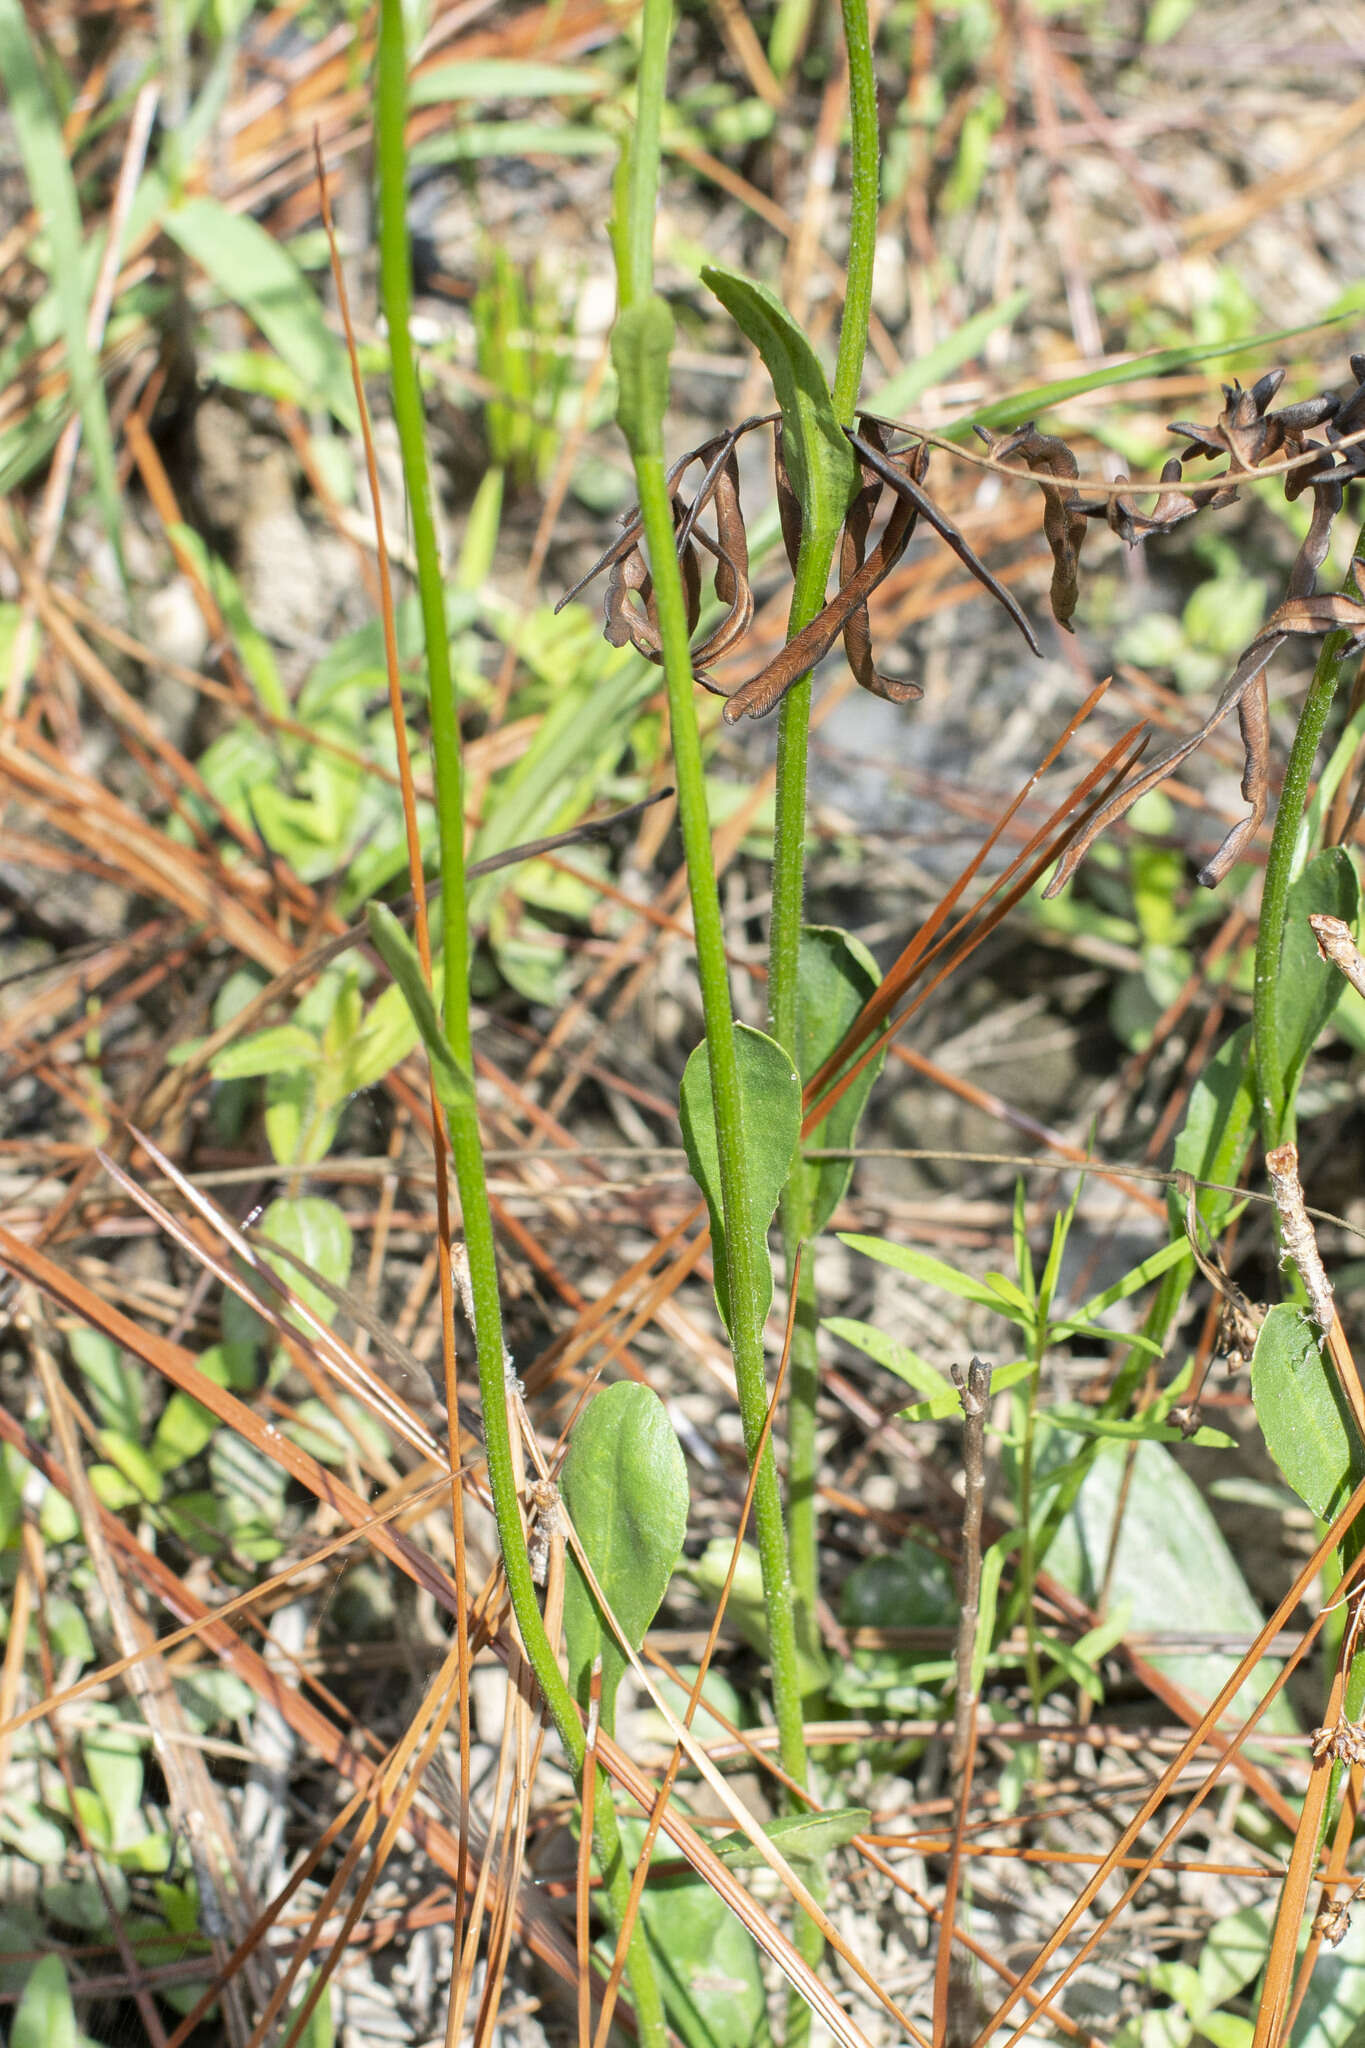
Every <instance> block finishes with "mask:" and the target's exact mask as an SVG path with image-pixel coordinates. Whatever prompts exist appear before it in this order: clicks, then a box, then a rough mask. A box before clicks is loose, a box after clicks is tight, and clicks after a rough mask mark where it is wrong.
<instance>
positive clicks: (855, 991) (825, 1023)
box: [796, 924, 886, 1236]
mask: <svg viewBox="0 0 1365 2048" xmlns="http://www.w3.org/2000/svg"><path fill="white" fill-rule="evenodd" d="M880 979H881V976H880V975H879V973H878V971H877V963H876V961H875V960H874V959H873V957H872V955H871V954H870V953H869V952H868V950H867V947H866V946H865V945H864V944H863V943H862V941H861V939H855V938H853V937H851V936H850V935H849V933H848V932H842V931H840V930H839V929H838V928H837V926H835V925H827V924H808V925H803V926H802V929H801V952H800V956H799V964H798V967H797V980H796V1064H797V1068H798V1071H799V1072H800V1075H801V1082H802V1086H803V1087H804V1086H805V1084H806V1083H807V1082H808V1081H809V1080H810V1078H811V1076H812V1075H813V1074H817V1073H818V1072H819V1071H820V1068H821V1067H822V1066H823V1065H824V1063H825V1061H826V1060H827V1059H828V1058H829V1056H830V1054H831V1053H832V1052H833V1051H834V1049H835V1047H836V1046H837V1045H838V1044H839V1042H840V1040H841V1039H842V1038H843V1036H844V1034H845V1032H846V1031H847V1030H848V1028H849V1026H850V1024H852V1022H853V1020H854V1018H855V1017H856V1016H857V1015H858V1012H859V1011H860V1010H861V1009H862V1007H863V1004H864V1003H865V1002H866V1001H867V999H868V997H869V996H870V995H872V994H874V993H875V991H876V988H877V984H878V982H879V981H880ZM885 1060H886V1048H885V1047H884V1046H883V1048H882V1050H881V1051H880V1052H879V1053H878V1054H877V1057H876V1058H875V1059H872V1060H869V1061H868V1063H867V1065H866V1066H865V1067H864V1068H863V1070H862V1072H861V1073H860V1074H859V1076H858V1078H857V1080H856V1081H854V1082H853V1083H852V1085H851V1086H850V1087H848V1088H847V1089H846V1090H845V1091H844V1093H843V1094H842V1095H841V1096H840V1098H839V1100H838V1101H837V1102H836V1103H835V1105H834V1107H833V1109H832V1110H831V1111H830V1113H829V1115H828V1116H827V1117H824V1118H823V1119H822V1120H821V1122H820V1123H818V1124H817V1125H816V1126H815V1127H814V1129H813V1130H812V1131H811V1132H810V1134H809V1139H808V1142H809V1143H810V1144H812V1145H815V1146H824V1147H827V1148H828V1149H829V1150H831V1151H837V1150H838V1149H839V1148H840V1147H841V1146H845V1145H848V1146H851V1145H852V1144H853V1141H854V1139H855V1138H856V1137H857V1135H858V1125H859V1124H860V1123H861V1121H862V1115H863V1111H864V1110H865V1109H866V1107H867V1098H868V1096H869V1095H870V1094H871V1092H872V1084H873V1082H874V1081H875V1080H876V1078H877V1076H878V1074H880V1072H881V1070H882V1066H883V1064H884V1062H885ZM808 1170H809V1173H810V1176H811V1201H810V1229H811V1235H812V1236H815V1235H816V1234H817V1233H818V1232H820V1231H822V1230H823V1229H824V1228H825V1225H826V1224H827V1223H828V1222H829V1219H830V1217H831V1216H832V1215H833V1214H834V1211H835V1210H836V1209H837V1208H838V1206H839V1204H840V1202H841V1201H842V1200H843V1198H844V1194H845V1192H846V1190H847V1188H848V1184H849V1181H850V1179H851V1178H852V1174H853V1161H852V1160H851V1159H820V1160H815V1161H812V1163H811V1165H810V1167H809V1169H808Z"/></svg>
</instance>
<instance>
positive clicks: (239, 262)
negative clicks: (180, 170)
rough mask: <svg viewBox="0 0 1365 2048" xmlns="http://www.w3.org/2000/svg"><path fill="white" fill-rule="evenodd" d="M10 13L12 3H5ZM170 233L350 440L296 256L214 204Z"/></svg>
mask: <svg viewBox="0 0 1365 2048" xmlns="http://www.w3.org/2000/svg"><path fill="white" fill-rule="evenodd" d="M0 4H4V5H12V4H13V0H0ZM165 228H166V232H167V234H168V235H169V236H170V237H171V239H172V240H173V241H174V242H175V243H177V244H178V246H179V247H180V248H181V249H183V250H184V252H185V254H186V255H187V256H188V257H189V258H190V260H191V261H192V262H194V263H197V264H198V266H199V268H200V269H201V270H202V271H203V272H204V274H205V276H207V277H210V278H212V280H213V282H214V283H215V284H216V285H217V286H218V288H219V290H220V291H222V292H224V293H225V294H226V296H227V297H228V298H230V299H231V300H233V302H234V303H235V304H236V305H238V306H240V307H241V309H242V311H243V312H244V313H246V314H247V315H248V317H249V318H250V319H252V320H254V321H255V323H256V325H257V326H258V327H259V328H260V330H261V332H262V334H263V335H264V336H265V338H266V340H267V341H268V342H269V343H270V345H271V347H272V348H273V349H275V350H276V352H277V353H278V354H279V355H280V356H282V357H283V359H284V361H285V362H286V363H288V364H289V366H290V368H291V369H292V370H295V371H296V372H297V373H298V375H299V376H300V377H301V378H302V379H303V381H304V384H305V385H306V386H307V388H308V390H309V391H310V392H312V393H313V394H314V395H315V397H316V398H317V399H318V400H319V401H320V402H321V403H322V404H324V405H325V406H326V407H327V409H328V411H329V412H331V413H332V415H333V417H334V418H335V419H337V420H339V421H340V423H341V425H342V426H343V427H345V429H346V430H347V432H348V433H357V432H358V431H359V427H360V422H359V418H358V416H357V414H356V409H355V393H354V391H353V389H352V386H351V370H350V365H349V363H348V362H347V360H346V350H345V348H344V347H343V345H342V343H341V341H340V339H339V338H338V337H337V336H336V335H335V334H333V332H332V330H331V328H330V327H329V326H328V325H327V322H326V321H325V320H324V318H323V315H322V307H321V306H320V305H319V303H318V300H317V297H316V294H315V293H314V291H313V288H312V286H311V285H310V284H309V282H308V280H307V278H306V277H305V276H304V274H303V272H302V271H301V270H300V269H299V267H298V265H297V264H296V263H295V261H294V259H293V257H292V256H290V255H289V254H288V253H287V251H285V250H284V249H282V248H281V247H280V245H279V243H278V242H276V241H274V240H272V238H271V237H270V236H269V235H268V234H267V233H266V231H265V229H264V228H262V227H258V226H257V225H256V223H255V221H254V220H248V219H247V218H246V217H245V215H243V214H239V213H230V212H229V211H228V209H227V207H225V206H220V205H219V203H218V201H217V200H216V199H187V200H185V201H184V203H183V204H182V205H180V206H173V207H171V209H170V210H169V212H168V213H167V214H166V217H165Z"/></svg>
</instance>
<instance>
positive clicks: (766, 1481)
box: [615, 0, 806, 1783]
mask: <svg viewBox="0 0 1365 2048" xmlns="http://www.w3.org/2000/svg"><path fill="white" fill-rule="evenodd" d="M670 32H671V21H670V6H669V0H645V7H644V12H643V16H642V20H641V50H640V80H641V87H640V100H639V113H638V118H637V120H636V124H635V134H634V138H633V142H632V145H631V147H632V156H631V162H630V167H629V170H628V172H627V175H626V179H625V186H624V192H625V205H626V209H627V212H626V218H625V219H624V220H623V221H620V222H618V223H617V232H616V238H615V239H616V248H617V258H618V264H619V266H620V272H621V278H620V294H621V301H622V308H623V310H629V309H633V308H636V307H643V305H644V303H645V301H646V300H647V299H648V298H649V296H650V293H651V290H652V284H653V227H654V218H655V208H656V203H657V195H658V177H659V154H660V137H659V121H660V115H661V111H662V106H663V89H664V79H665V75H666V69H667V57H668V41H669V35H670ZM623 425H625V426H626V429H627V439H628V441H629V443H630V452H631V457H632V460H633V462H634V465H635V482H636V489H637V491H638V493H639V501H640V517H641V521H642V524H643V527H644V535H645V542H646V545H647V547H648V551H649V560H650V568H651V572H652V574H653V578H654V590H655V599H656V603H657V606H658V618H659V634H660V640H661V643H662V654H663V669H664V679H665V683H666V686H667V692H668V708H669V721H670V726H671V730H672V743H673V763H674V777H675V780H676V783H677V788H678V818H679V823H680V826H681V829H682V840H683V852H684V856H685V858H686V861H687V876H688V887H689V891H690V894H691V902H692V927H693V933H694V936H695V942H696V948H697V979H698V982H699V984H700V988H701V999H702V1012H703V1016H704V1018H705V1023H706V1043H707V1051H708V1055H709V1060H710V1070H711V1096H712V1104H713V1108H714V1114H715V1124H716V1144H717V1151H718V1154H719V1165H720V1183H721V1206H722V1209H723V1212H724V1215H725V1218H726V1230H725V1239H726V1243H725V1254H724V1255H725V1258H726V1262H727V1277H728V1280H729V1304H730V1319H731V1342H732V1347H733V1352H734V1361H735V1382H736V1386H737V1389H738V1394H739V1409H740V1420H741V1422H742V1424H743V1428H744V1441H745V1444H746V1446H747V1449H748V1452H749V1457H750V1459H751V1460H752V1459H753V1458H754V1456H755V1454H756V1452H757V1449H758V1444H759V1441H760V1439H761V1436H762V1431H763V1425H764V1422H765V1420H766V1416H767V1383H766V1377H765V1373H764V1365H763V1324H764V1319H765V1299H766V1289H765V1288H761V1287H760V1284H759V1279H760V1275H759V1267H758V1259H757V1254H756V1250H755V1247H754V1245H753V1243H752V1241H751V1237H750V1232H749V1230H748V1229H747V1227H746V1219H747V1216H748V1213H749V1207H748V1199H747V1196H748V1163H747V1155H746V1150H745V1131H744V1108H743V1100H742V1097H741V1094H740V1081H739V1062H738V1058H737V1056H736V1052H735V1033H734V1015H733V1011H732V1009H731V1005H730V983H729V970H728V967H727V963H726V958H725V933H724V926H723V924H722V921H721V914H720V893H719V890H718V888H717V885H716V871H715V860H714V856H713V853H712V847H711V826H710V820H709V818H708V816H707V808H706V782H705V773H704V769H703V764H702V751H701V733H700V729H699V727H698V724H697V712H696V704H695V700H694V695H693V679H692V659H691V650H690V647H689V643H688V629H687V612H686V607H685V604H684V599H683V588H682V576H681V572H680V570H679V568H678V562H677V556H676V554H675V552H674V546H673V508H672V504H671V501H670V498H669V493H668V485H667V480H666V474H665V467H664V446H663V422H662V413H661V412H659V413H657V414H653V413H651V416H650V417H649V418H648V419H645V418H643V417H641V416H640V415H639V414H638V413H637V414H633V415H632V417H631V419H630V421H629V423H627V422H626V420H625V419H624V417H623ZM764 1278H765V1279H766V1275H765V1276H764ZM754 1534H755V1538H756V1541H757V1544H758V1553H759V1559H760V1563H761V1565H762V1570H763V1591H764V1601H765V1606H766V1610H767V1625H768V1647H769V1656H770V1660H771V1664H772V1683H773V1711H774V1714H775V1716H776V1720H777V1727H778V1738H779V1750H780V1755H781V1759H782V1765H783V1768H784V1769H785V1770H786V1771H787V1772H788V1773H789V1774H790V1775H791V1776H792V1777H794V1778H796V1779H797V1780H798V1782H802V1783H804V1781H805V1776H806V1753H805V1734H804V1729H803V1725H802V1708H801V1684H800V1667H799V1661H798V1658H797V1654H796V1634H795V1627H794V1623H793V1610H792V1598H791V1582H790V1575H789V1570H788V1561H787V1537H786V1529H785V1527H784V1524H783V1517H782V1500H781V1490H780V1488H779V1486H778V1482H777V1466H776V1461H775V1459H774V1457H773V1452H772V1446H771V1443H769V1445H768V1447H767V1449H766V1450H765V1451H764V1453H763V1456H762V1457H761V1458H760V1459H759V1463H758V1477H757V1480H756V1482H755V1490H754Z"/></svg>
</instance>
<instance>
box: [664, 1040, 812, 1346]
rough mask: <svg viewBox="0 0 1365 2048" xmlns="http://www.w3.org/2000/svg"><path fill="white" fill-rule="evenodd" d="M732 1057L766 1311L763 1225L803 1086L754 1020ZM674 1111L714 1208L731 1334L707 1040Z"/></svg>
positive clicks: (795, 1130)
mask: <svg viewBox="0 0 1365 2048" xmlns="http://www.w3.org/2000/svg"><path fill="white" fill-rule="evenodd" d="M735 1058H736V1061H737V1064H738V1067H739V1093H740V1123H741V1138H742V1142H743V1145H744V1158H745V1164H746V1166H747V1168H748V1173H747V1183H748V1197H749V1213H748V1215H747V1216H746V1217H744V1218H743V1220H742V1226H741V1227H742V1228H743V1229H745V1230H747V1231H748V1232H749V1234H750V1238H751V1242H752V1245H753V1249H754V1259H755V1265H756V1267H757V1269H758V1271H759V1273H760V1275H764V1274H766V1276H767V1283H766V1284H767V1292H766V1296H765V1299H764V1300H763V1302H762V1304H761V1306H762V1309H763V1313H764V1314H765V1315H766V1314H767V1312H768V1308H769V1306H770V1304H771V1302H772V1298H773V1282H772V1266H771V1263H770V1261H769V1257H768V1226H769V1224H770V1223H771V1222H772V1220H773V1212H774V1210H775V1209H776V1208H777V1202H778V1197H779V1195H780V1194H781V1193H782V1188H783V1185H784V1183H785V1181H786V1178H787V1174H788V1172H789V1171H790V1169H791V1163H792V1154H793V1153H794V1152H795V1150H796V1145H797V1140H798V1138H799V1137H800V1135H801V1083H800V1080H799V1079H798V1078H797V1073H796V1069H795V1067H794V1066H793V1065H792V1063H791V1061H790V1060H789V1059H788V1058H787V1055H786V1054H785V1053H784V1052H783V1050H782V1048H781V1046H780V1045H778V1044H777V1042H776V1040H775V1039H772V1038H769V1037H768V1036H767V1034H766V1033H765V1032H762V1031H755V1030H754V1029H753V1027H752V1026H751V1025H748V1024H737V1025H736V1026H735ZM679 1109H680V1111H681V1116H682V1134H683V1144H684V1145H685V1146H686V1148H687V1163H688V1165H689V1166H690V1167H691V1169H692V1177H693V1179H694V1180H695V1181H696V1183H697V1186H698V1187H699V1188H700V1189H701V1191H702V1193H703V1195H705V1197H706V1206H707V1208H708V1210H709V1211H710V1213H711V1242H712V1244H713V1246H714V1248H715V1262H714V1263H715V1273H716V1306H717V1307H718V1308H719V1310H720V1313H721V1320H722V1321H723V1322H724V1324H725V1327H726V1329H727V1330H730V1333H731V1335H732V1336H733V1334H734V1332H733V1330H731V1326H730V1289H729V1282H728V1276H727V1269H728V1265H729V1259H728V1254H727V1250H726V1238H725V1226H726V1217H725V1209H724V1205H723V1202H722V1199H721V1177H720V1155H719V1152H718V1149H717V1145H716V1115H715V1108H714V1105H713V1103H712V1100H711V1061H710V1056H709V1054H708V1051H707V1047H706V1043H705V1041H704V1040H703V1042H702V1044H700V1045H699V1046H698V1047H697V1049H696V1051H695V1052H694V1053H693V1055H692V1057H691V1059H690V1060H689V1061H688V1062H687V1066H686V1068H685V1070H684V1073H683V1079H682V1090H681V1094H680V1097H679Z"/></svg>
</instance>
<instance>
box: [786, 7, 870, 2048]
mask: <svg viewBox="0 0 1365 2048" xmlns="http://www.w3.org/2000/svg"><path fill="white" fill-rule="evenodd" d="M843 21H844V41H845V46H846V48H847V51H848V83H849V113H850V117H851V126H852V178H851V188H850V201H849V246H848V276H847V284H846V288H845V293H844V316H843V320H842V322H841V324H840V328H839V353H838V358H837V361H836V363H835V371H834V387H833V392H832V396H833V399H834V409H835V412H836V414H837V415H838V417H839V420H840V421H841V423H842V424H843V425H845V426H851V425H852V424H853V415H854V410H855V408H856V405H857V401H858V391H859V387H860V385H861V383H862V374H863V358H864V356H865V354H866V352H867V327H868V318H869V314H870V312H871V307H872V266H873V258H874V254H875V250H876V241H877V202H878V197H879V189H880V156H881V152H880V146H879V135H878V129H877V83H876V75H875V71H874V68H873V61H872V36H871V30H870V27H869V24H868V18H867V0H843ZM836 538H837V536H836V535H835V534H832V533H831V534H829V535H825V534H817V533H815V532H813V530H812V528H811V525H810V523H809V522H807V524H806V526H805V529H804V534H803V539H802V546H801V552H800V555H799V556H798V559H797V565H796V578H795V584H794V588H793V590H792V602H791V610H790V612H789V614H788V619H787V637H788V639H792V638H794V637H795V635H796V634H797V633H799V632H801V630H802V629H803V627H805V626H807V625H809V623H810V621H811V620H812V619H813V618H814V617H815V616H816V614H817V613H818V612H819V610H820V608H821V606H822V605H823V604H824V601H825V586H826V583H827V582H828V580H829V572H830V567H831V564H832V562H833V559H834V547H835V541H836ZM810 711H811V678H810V677H809V676H808V675H807V676H803V677H802V679H801V681H800V682H798V683H796V684H794V685H793V687H792V688H791V689H790V690H788V692H787V694H786V696H785V697H784V698H783V700H782V704H781V708H780V710H779V711H778V730H777V791H776V803H775V829H774V838H773V907H772V921H771V926H770V930H769V939H768V1015H769V1023H770V1028H771V1031H772V1035H773V1037H774V1038H775V1039H776V1040H777V1042H778V1044H779V1045H780V1046H781V1047H782V1048H783V1050H784V1051H785V1052H786V1053H788V1054H789V1055H790V1057H791V1058H792V1060H793V1061H795V1058H796V1051H797V1002H798V983H799V974H800V957H801V925H802V920H803V914H804V906H805V858H806V764H807V759H808V755H809V747H810ZM810 1187H811V1182H810V1173H809V1170H808V1169H807V1167H806V1165H805V1162H804V1160H803V1159H802V1158H801V1157H800V1156H799V1155H798V1157H797V1159H796V1160H795V1161H794V1163H793V1166H792V1170H791V1172H790V1174H789V1175H788V1176H787V1184H786V1187H785V1188H784V1189H783V1191H782V1201H781V1226H782V1248H783V1254H784V1257H785V1261H786V1270H787V1280H788V1285H789V1286H790V1285H791V1284H792V1283H793V1278H794V1276H795V1275H796V1266H797V1257H798V1253H799V1249H800V1247H801V1245H802V1244H803V1243H804V1242H805V1240H806V1238H807V1237H808V1235H809V1233H810V1219H811V1207H810V1201H811V1196H810ZM796 1285H797V1304H796V1320H795V1323H794V1325H793V1329H792V1355H791V1366H790V1372H791V1381H790V1391H789V1394H788V1401H787V1517H788V1524H789V1528H790V1538H791V1586H792V1595H793V1603H794V1624H795V1640H796V1641H797V1642H799V1644H800V1645H801V1647H802V1649H803V1650H804V1652H805V1654H806V1659H807V1668H808V1669H817V1670H818V1669H819V1668H820V1635H819V1626H818V1622H817V1616H816V1609H817V1603H818V1600H819V1593H820V1556H819V1528H818V1517H817V1509H816V1504H817V1488H816V1465H817V1443H816V1404H817V1400H818V1396H819V1391H820V1360H819V1354H818V1344H817V1337H816V1323H817V1311H816V1295H815V1265H814V1261H813V1260H812V1259H811V1258H810V1257H807V1259H806V1261H805V1263H804V1266H803V1268H802V1270H801V1273H800V1276H799V1279H797V1280H796ZM784 1761H785V1758H784ZM787 1768H788V1769H789V1770H790V1769H791V1765H790V1764H788V1765H787ZM801 1782H803V1783H804V1782H805V1774H804V1771H803V1772H802V1777H801ZM797 1939H798V1945H799V1947H800V1949H801V1952H802V1955H803V1957H804V1959H805V1960H806V1961H807V1962H808V1963H810V1964H811V1966H812V1967H816V1966H817V1965H818V1964H819V1961H820V1957H821V1955H822V1953H823V1947H824V1944H823V1940H822V1938H821V1935H820V1930H819V1929H818V1927H816V1925H815V1923H814V1922H813V1921H811V1920H806V1921H804V1922H803V1923H802V1925H801V1927H800V1928H799V1929H798V1931H797ZM809 2028H810V2012H809V2009H808V2008H807V2007H806V2006H805V2004H804V2002H803V2001H801V2000H800V1999H799V1998H798V1997H797V1995H796V1994H795V1993H793V1996H792V1997H791V1999H789V2001H788V2008H787V2039H788V2043H789V2048H796V2044H797V2043H799V2042H800V2041H801V2040H804V2039H805V2038H806V2036H807V2034H808V2033H809Z"/></svg>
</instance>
